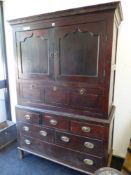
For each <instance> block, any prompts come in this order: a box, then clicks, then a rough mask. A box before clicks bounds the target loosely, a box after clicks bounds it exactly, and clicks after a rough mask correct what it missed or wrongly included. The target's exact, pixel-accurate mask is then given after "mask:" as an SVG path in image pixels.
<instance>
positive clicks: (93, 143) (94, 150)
mask: <svg viewBox="0 0 131 175" xmlns="http://www.w3.org/2000/svg"><path fill="white" fill-rule="evenodd" d="M55 143H56V144H57V145H60V146H63V147H65V148H70V149H72V150H76V151H80V152H83V153H89V154H92V155H97V156H102V155H103V154H104V152H103V142H102V141H101V140H98V139H90V138H88V137H80V136H76V135H73V134H69V133H65V132H59V131H56V133H55Z"/></svg>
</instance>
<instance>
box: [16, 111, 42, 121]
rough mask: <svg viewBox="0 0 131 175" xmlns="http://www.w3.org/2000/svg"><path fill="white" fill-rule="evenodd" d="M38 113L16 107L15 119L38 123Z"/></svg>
mask: <svg viewBox="0 0 131 175" xmlns="http://www.w3.org/2000/svg"><path fill="white" fill-rule="evenodd" d="M40 117H41V116H40V114H39V113H35V112H28V111H22V110H18V109H16V120H17V121H22V122H26V123H32V124H39V123H40Z"/></svg>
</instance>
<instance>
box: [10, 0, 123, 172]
mask: <svg viewBox="0 0 131 175" xmlns="http://www.w3.org/2000/svg"><path fill="white" fill-rule="evenodd" d="M121 20H122V13H121V6H120V3H119V2H112V3H107V4H100V5H95V6H89V7H82V8H76V9H70V10H64V11H59V12H53V13H48V14H43V15H37V16H32V17H26V18H21V19H16V20H12V21H10V24H11V25H12V27H13V35H14V50H15V58H16V59H15V60H16V79H17V97H18V105H17V106H16V119H17V130H18V149H19V150H20V153H21V156H23V153H24V151H25V152H29V153H32V154H35V155H38V156H40V157H43V158H46V159H49V160H52V161H54V162H57V163H60V164H62V165H65V166H67V167H70V168H73V169H76V170H78V171H81V172H85V173H87V174H92V173H94V171H95V170H97V169H98V168H100V167H103V166H107V165H108V163H109V159H110V155H111V152H112V140H113V138H112V136H113V121H114V111H115V107H114V106H113V93H114V82H115V63H116V48H117V36H118V26H119V24H120V22H121Z"/></svg>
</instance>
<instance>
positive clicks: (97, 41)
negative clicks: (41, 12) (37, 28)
mask: <svg viewBox="0 0 131 175" xmlns="http://www.w3.org/2000/svg"><path fill="white" fill-rule="evenodd" d="M54 36H55V54H54V59H55V66H54V68H55V72H56V73H55V74H56V75H55V77H56V80H63V81H73V82H74V81H79V82H86V83H87V82H89V83H93V84H98V83H101V82H102V80H103V78H104V52H105V46H106V43H105V42H106V27H105V22H104V21H101V22H100V21H99V24H98V22H92V23H86V24H77V25H71V26H64V27H59V28H56V29H55V35H54Z"/></svg>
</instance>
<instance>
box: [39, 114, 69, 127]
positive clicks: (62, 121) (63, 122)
mask: <svg viewBox="0 0 131 175" xmlns="http://www.w3.org/2000/svg"><path fill="white" fill-rule="evenodd" d="M42 124H44V125H46V126H50V127H53V128H58V129H61V130H69V120H68V119H66V118H65V117H63V116H58V115H52V114H47V113H46V114H45V115H43V117H42Z"/></svg>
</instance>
